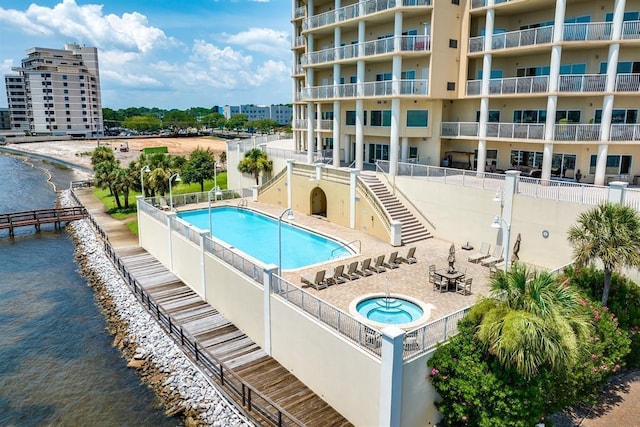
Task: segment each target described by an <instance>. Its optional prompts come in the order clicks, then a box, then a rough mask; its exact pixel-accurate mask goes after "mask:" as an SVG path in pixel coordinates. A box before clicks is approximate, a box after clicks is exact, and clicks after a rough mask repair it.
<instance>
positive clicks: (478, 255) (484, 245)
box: [468, 242, 491, 264]
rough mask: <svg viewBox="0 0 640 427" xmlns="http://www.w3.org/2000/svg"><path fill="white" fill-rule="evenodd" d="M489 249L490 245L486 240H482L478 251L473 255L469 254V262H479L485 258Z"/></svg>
mask: <svg viewBox="0 0 640 427" xmlns="http://www.w3.org/2000/svg"><path fill="white" fill-rule="evenodd" d="M490 249H491V245H490V244H489V243H487V242H482V246H480V251H479V252H476V253H475V254H473V255H469V259H468V261H469V262H473V263H476V264H477V263H479V262H480V261H481V260H483V259H485V258H487V257H488V256H489V250H490Z"/></svg>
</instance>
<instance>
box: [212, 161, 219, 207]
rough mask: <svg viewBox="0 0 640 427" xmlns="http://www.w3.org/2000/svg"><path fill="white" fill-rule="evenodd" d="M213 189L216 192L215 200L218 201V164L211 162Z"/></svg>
mask: <svg viewBox="0 0 640 427" xmlns="http://www.w3.org/2000/svg"><path fill="white" fill-rule="evenodd" d="M213 188H214V190H216V194H215V198H216V202H217V201H218V196H219V195H220V191H219V190H218V162H213Z"/></svg>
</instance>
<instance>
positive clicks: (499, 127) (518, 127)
mask: <svg viewBox="0 0 640 427" xmlns="http://www.w3.org/2000/svg"><path fill="white" fill-rule="evenodd" d="M478 135H479V125H478V123H476V122H443V123H442V124H441V125H440V136H442V137H458V136H470V137H477V136H478ZM486 136H487V137H488V138H507V139H536V140H542V139H544V124H542V123H493V122H491V123H487V135H486Z"/></svg>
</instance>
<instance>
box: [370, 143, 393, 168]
mask: <svg viewBox="0 0 640 427" xmlns="http://www.w3.org/2000/svg"><path fill="white" fill-rule="evenodd" d="M376 160H389V145H388V144H369V163H374V162H375V161H376Z"/></svg>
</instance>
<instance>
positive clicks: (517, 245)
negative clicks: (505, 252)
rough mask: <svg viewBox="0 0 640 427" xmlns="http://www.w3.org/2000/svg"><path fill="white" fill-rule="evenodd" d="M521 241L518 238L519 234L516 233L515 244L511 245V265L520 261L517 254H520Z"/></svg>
mask: <svg viewBox="0 0 640 427" xmlns="http://www.w3.org/2000/svg"><path fill="white" fill-rule="evenodd" d="M521 239H522V237H521V236H520V233H518V237H516V242H515V243H514V244H513V256H512V257H511V263H512V264H513V263H514V262H517V261H519V260H520V258H519V257H518V252H520V240H521Z"/></svg>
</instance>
